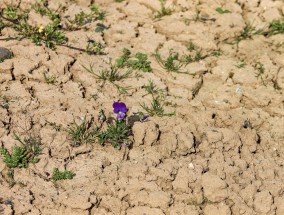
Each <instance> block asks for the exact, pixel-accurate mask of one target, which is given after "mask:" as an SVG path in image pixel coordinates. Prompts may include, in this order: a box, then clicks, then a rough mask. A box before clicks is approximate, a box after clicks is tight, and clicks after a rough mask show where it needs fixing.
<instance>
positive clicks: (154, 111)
mask: <svg viewBox="0 0 284 215" xmlns="http://www.w3.org/2000/svg"><path fill="white" fill-rule="evenodd" d="M140 106H141V107H142V108H143V110H144V111H146V112H147V113H148V114H149V115H150V116H159V117H162V116H173V115H175V112H171V113H165V110H164V107H163V105H162V104H161V101H160V99H159V97H156V98H155V97H153V100H152V102H151V105H150V106H147V105H146V104H145V103H144V104H140Z"/></svg>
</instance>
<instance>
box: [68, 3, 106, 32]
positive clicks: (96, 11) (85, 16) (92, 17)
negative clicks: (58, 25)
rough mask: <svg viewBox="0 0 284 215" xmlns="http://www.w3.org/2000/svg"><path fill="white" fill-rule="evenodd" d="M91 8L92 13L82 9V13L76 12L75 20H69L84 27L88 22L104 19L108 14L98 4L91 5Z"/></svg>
mask: <svg viewBox="0 0 284 215" xmlns="http://www.w3.org/2000/svg"><path fill="white" fill-rule="evenodd" d="M90 10H91V12H90V13H85V12H84V11H81V12H80V13H77V14H75V18H74V20H69V21H70V22H71V24H75V25H77V26H80V27H82V26H84V25H86V24H87V23H91V22H93V21H96V20H103V19H104V18H105V16H106V12H105V11H102V10H101V9H100V8H99V7H98V6H97V5H91V7H90Z"/></svg>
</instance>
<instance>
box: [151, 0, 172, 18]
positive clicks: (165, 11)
mask: <svg viewBox="0 0 284 215" xmlns="http://www.w3.org/2000/svg"><path fill="white" fill-rule="evenodd" d="M159 1H160V3H161V8H160V10H159V11H157V14H156V15H155V18H156V19H159V18H161V17H163V16H168V15H171V14H172V13H173V10H172V9H170V8H166V7H165V0H159Z"/></svg>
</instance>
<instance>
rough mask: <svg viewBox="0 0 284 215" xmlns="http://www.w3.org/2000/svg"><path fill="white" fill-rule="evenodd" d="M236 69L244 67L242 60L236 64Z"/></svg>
mask: <svg viewBox="0 0 284 215" xmlns="http://www.w3.org/2000/svg"><path fill="white" fill-rule="evenodd" d="M235 66H236V67H237V68H238V69H241V68H244V67H245V66H246V63H245V62H244V60H241V62H239V63H238V64H236V65H235Z"/></svg>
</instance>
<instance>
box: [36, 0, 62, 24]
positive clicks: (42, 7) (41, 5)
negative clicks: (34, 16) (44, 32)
mask: <svg viewBox="0 0 284 215" xmlns="http://www.w3.org/2000/svg"><path fill="white" fill-rule="evenodd" d="M47 6H48V5H47V1H45V0H41V1H38V2H36V3H34V4H33V5H32V6H31V9H33V10H34V11H35V12H36V13H38V14H40V15H41V16H48V17H49V18H50V19H51V20H55V19H60V15H59V13H58V11H59V10H60V9H61V6H59V7H58V9H57V10H56V11H54V10H51V9H49V8H48V7H47Z"/></svg>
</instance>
